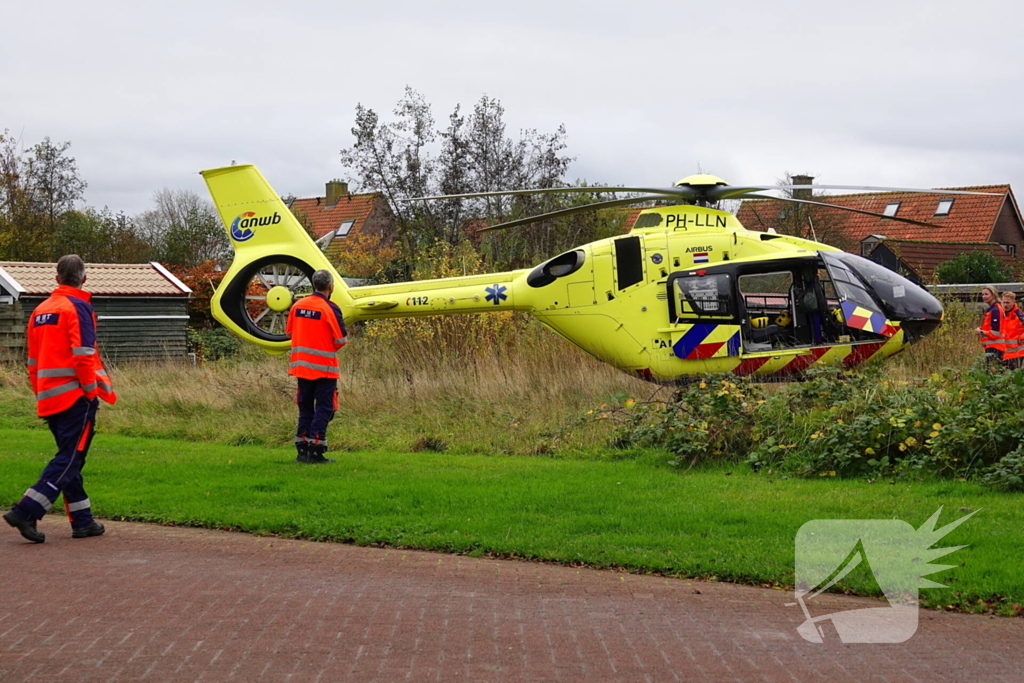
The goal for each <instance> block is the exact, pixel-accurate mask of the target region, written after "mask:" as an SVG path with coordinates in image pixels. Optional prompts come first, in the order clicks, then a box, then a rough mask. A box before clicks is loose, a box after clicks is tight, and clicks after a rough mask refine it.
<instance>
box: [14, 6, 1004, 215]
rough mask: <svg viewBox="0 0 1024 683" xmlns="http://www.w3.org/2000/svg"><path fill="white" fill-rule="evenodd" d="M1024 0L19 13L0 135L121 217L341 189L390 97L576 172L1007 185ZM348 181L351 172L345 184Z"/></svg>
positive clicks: (666, 180)
mask: <svg viewBox="0 0 1024 683" xmlns="http://www.w3.org/2000/svg"><path fill="white" fill-rule="evenodd" d="M1022 7H1024V5H1022V4H1020V3H1017V2H1009V1H999V2H997V1H988V0H981V1H978V0H974V1H972V2H965V1H964V0H960V1H958V2H946V1H934V0H932V1H929V2H900V1H899V0H888V1H886V2H876V1H868V2H865V1H863V0H858V1H857V2H821V1H819V2H787V1H786V0H782V1H781V2H752V1H748V0H733V1H731V2H717V3H716V2H700V3H696V2H686V1H685V0H676V1H675V2H647V1H645V0H639V1H634V2H609V1H606V0H591V1H590V2H565V1H561V0H541V1H538V0H517V1H516V2H507V3H485V2H479V1H476V2H453V1H448V0H434V1H433V2H422V1H416V2H394V1H389V0H377V1H376V2H365V3H348V2H314V1H306V2H302V1H296V0H293V1H292V2H280V1H279V2H264V1H262V0H249V1H248V2H237V3H236V2H231V3H228V2H217V1H215V0H206V1H205V2H192V1H191V0H176V1H175V2H163V3H142V2H131V3H128V2H105V1H100V0H93V1H92V2H64V1H63V0H61V1H51V2H37V3H27V2H17V3H7V4H6V5H5V6H4V10H3V28H2V29H0V30H2V39H0V130H2V129H4V128H7V129H9V130H10V132H11V133H12V134H14V135H15V136H18V137H20V138H21V139H22V141H23V143H24V144H25V146H31V145H32V144H35V143H36V142H39V141H40V140H42V138H43V137H45V136H49V137H50V138H51V139H52V140H54V141H56V142H59V141H65V140H67V141H70V142H71V143H72V147H71V151H70V153H71V155H72V156H74V157H75V158H76V159H77V161H78V166H79V170H80V172H81V175H82V177H83V178H84V179H85V180H86V181H87V182H88V183H89V187H88V189H87V190H86V197H85V199H86V202H87V203H88V204H90V205H93V206H104V205H106V206H109V207H110V208H111V209H114V210H124V211H126V212H128V213H132V214H134V213H137V212H140V211H143V210H145V209H147V208H150V206H151V204H152V195H153V192H154V191H156V190H159V189H161V188H164V187H169V188H182V189H192V190H195V191H197V192H201V193H203V194H204V195H205V192H206V190H205V186H204V185H203V183H202V180H201V178H200V176H199V175H197V173H196V172H197V171H199V170H200V169H204V168H213V167H217V166H223V165H227V164H230V163H231V162H232V160H235V161H237V162H238V163H254V164H256V165H257V166H259V167H260V169H261V170H262V171H263V173H264V175H265V176H266V177H267V179H268V180H269V181H270V183H271V184H272V185H273V186H274V188H275V189H276V190H277V191H278V192H279V193H281V194H286V193H292V194H296V195H298V196H314V195H319V194H323V191H324V182H325V181H327V180H329V179H331V178H335V177H341V178H343V179H346V172H345V169H343V168H342V166H341V164H340V161H339V154H338V152H339V151H340V150H341V149H342V148H344V147H348V146H350V145H351V144H352V142H353V140H352V136H351V133H350V129H351V128H352V125H353V122H354V111H355V107H356V104H357V103H360V102H361V103H362V104H364V105H365V106H367V107H370V108H372V109H375V110H376V111H378V112H379V113H381V114H385V115H390V112H391V110H392V108H393V107H394V105H395V103H396V102H397V101H398V99H399V98H400V97H401V96H402V94H403V90H404V88H405V86H406V85H409V86H411V87H412V88H414V89H415V90H418V91H419V92H421V93H422V94H423V95H424V96H425V98H426V99H427V101H428V102H430V103H431V104H432V105H433V112H434V116H435V118H436V119H437V120H438V122H439V123H441V124H443V123H444V121H445V120H446V119H447V116H448V114H449V113H450V112H451V110H452V108H453V107H454V106H455V105H456V104H457V103H462V104H463V106H464V107H471V106H472V104H473V103H474V102H475V101H477V100H478V99H479V98H480V96H481V95H482V94H485V93H486V94H487V95H489V96H491V97H494V98H497V99H498V100H500V101H501V103H502V104H503V105H504V107H505V111H506V123H507V124H508V129H509V131H516V130H518V129H521V128H536V129H538V130H540V131H541V132H553V131H554V130H555V128H556V127H557V126H558V125H559V124H562V123H564V124H565V126H566V129H567V132H568V143H569V149H568V152H569V154H571V155H572V156H575V157H576V159H577V160H576V162H575V163H574V164H573V166H572V167H571V169H570V176H571V177H573V178H586V179H587V180H589V181H591V182H595V181H597V182H603V183H611V184H654V185H666V184H671V183H672V182H675V181H676V180H678V179H680V178H682V177H683V176H686V175H689V174H691V173H694V172H696V171H697V169H698V166H699V167H700V168H701V169H703V170H704V171H705V172H710V173H714V174H716V175H720V176H723V177H725V178H726V179H727V180H728V181H729V182H730V183H731V184H754V183H772V182H775V181H776V180H778V179H779V178H781V177H782V176H783V174H784V173H785V172H786V171H789V172H792V173H809V174H811V175H814V176H816V177H817V178H818V181H819V182H823V183H828V182H832V183H844V184H846V183H854V184H874V185H898V186H910V187H941V186H959V185H984V184H993V183H1007V182H1008V183H1011V184H1013V185H1014V187H1015V188H1016V191H1017V192H1018V193H1020V192H1024V40H1022V39H1021V35H1022V28H1024V27H1022V20H1024V9H1022ZM348 179H351V180H356V179H354V178H348Z"/></svg>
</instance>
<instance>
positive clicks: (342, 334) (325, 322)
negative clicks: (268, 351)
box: [285, 292, 346, 379]
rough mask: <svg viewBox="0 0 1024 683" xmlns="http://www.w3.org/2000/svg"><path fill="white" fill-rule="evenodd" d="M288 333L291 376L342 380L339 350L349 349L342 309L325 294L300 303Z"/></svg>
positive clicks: (292, 314) (293, 311)
mask: <svg viewBox="0 0 1024 683" xmlns="http://www.w3.org/2000/svg"><path fill="white" fill-rule="evenodd" d="M285 332H286V333H287V334H289V335H291V338H292V351H291V363H290V364H289V366H288V374H289V375H292V376H294V377H302V378H303V379H319V378H321V377H328V378H334V377H337V376H338V349H340V348H341V347H342V346H344V345H345V342H346V330H345V320H344V319H343V318H342V315H341V309H340V308H338V305H337V304H335V303H334V302H332V301H330V300H329V299H328V298H327V297H326V296H325V295H324V294H321V293H320V292H315V293H314V294H313V295H312V296H307V297H305V298H304V299H299V300H298V301H296V302H295V304H294V305H293V306H292V309H291V310H290V311H289V312H288V326H287V327H286V328H285Z"/></svg>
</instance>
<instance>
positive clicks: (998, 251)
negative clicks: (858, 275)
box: [872, 239, 1017, 282]
mask: <svg viewBox="0 0 1024 683" xmlns="http://www.w3.org/2000/svg"><path fill="white" fill-rule="evenodd" d="M883 244H884V245H885V246H886V247H888V248H889V251H891V252H892V253H893V254H894V255H895V256H896V258H898V259H899V260H900V261H901V262H902V263H903V264H904V265H906V266H907V267H908V268H910V269H911V270H913V271H914V273H916V274H917V276H918V277H919V278H920V279H921V281H922V282H931V281H932V280H933V279H934V276H935V267H936V266H937V265H939V264H940V263H945V262H946V261H949V260H950V259H952V258H954V257H955V256H957V255H958V254H964V253H970V252H973V251H982V252H985V253H988V254H992V256H994V257H996V259H998V260H999V262H1000V263H1001V264H1003V267H1004V268H1006V270H1007V271H1008V272H1009V273H1011V274H1013V273H1014V272H1015V270H1016V265H1017V260H1016V259H1014V258H1013V257H1012V256H1010V254H1008V253H1007V252H1006V250H1005V249H1003V248H1002V247H1001V246H999V245H998V244H996V243H995V242H982V243H978V242H936V241H931V240H894V239H885V240H881V241H880V242H879V243H878V244H877V245H875V247H874V249H878V247H879V246H880V245H883ZM872 253H874V250H872Z"/></svg>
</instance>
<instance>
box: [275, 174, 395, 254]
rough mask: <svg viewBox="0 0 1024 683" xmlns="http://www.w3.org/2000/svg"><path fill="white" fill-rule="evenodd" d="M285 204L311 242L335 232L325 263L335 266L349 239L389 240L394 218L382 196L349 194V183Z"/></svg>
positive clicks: (287, 200)
mask: <svg viewBox="0 0 1024 683" xmlns="http://www.w3.org/2000/svg"><path fill="white" fill-rule="evenodd" d="M285 204H286V205H287V206H288V208H289V209H291V212H292V214H293V215H294V216H295V218H297V219H298V221H299V222H300V223H302V224H303V225H305V226H306V227H307V228H308V229H309V230H310V232H311V233H312V235H313V239H320V238H322V237H324V236H325V235H327V234H328V233H330V232H331V231H336V232H335V234H334V238H333V239H332V240H331V243H330V244H329V245H328V246H327V248H326V249H325V250H324V253H325V254H326V255H327V258H328V260H330V261H331V263H334V264H337V262H338V253H339V252H340V251H341V250H342V248H343V245H344V243H345V240H346V239H348V238H349V237H352V236H354V235H365V234H372V235H376V236H377V237H380V238H381V239H382V240H385V241H386V240H390V239H391V237H392V232H393V230H394V225H395V216H394V214H393V213H392V211H391V207H390V206H389V205H388V202H387V200H386V199H385V198H384V194H383V193H381V192H369V193H365V194H351V193H349V191H348V183H346V182H343V181H341V180H332V181H330V182H328V183H327V184H326V195H325V196H323V197H306V198H293V197H288V198H285Z"/></svg>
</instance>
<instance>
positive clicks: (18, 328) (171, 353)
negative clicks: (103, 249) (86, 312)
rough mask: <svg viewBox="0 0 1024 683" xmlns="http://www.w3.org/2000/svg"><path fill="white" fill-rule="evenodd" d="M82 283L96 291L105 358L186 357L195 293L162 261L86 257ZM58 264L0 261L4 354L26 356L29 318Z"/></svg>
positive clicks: (53, 284)
mask: <svg viewBox="0 0 1024 683" xmlns="http://www.w3.org/2000/svg"><path fill="white" fill-rule="evenodd" d="M85 274H86V278H87V280H86V283H85V285H83V287H82V289H84V290H85V291H87V292H90V293H92V295H93V296H92V306H93V310H95V311H96V318H97V320H98V323H99V324H98V329H97V337H98V341H99V348H100V352H101V353H102V354H103V356H104V360H105V361H108V362H111V363H116V362H118V361H124V360H145V361H164V360H183V359H185V358H186V357H187V354H188V348H187V332H186V330H187V328H188V298H189V295H190V294H191V293H192V290H190V289H189V288H188V287H186V286H185V285H184V284H182V282H181V281H180V280H178V278H176V277H174V275H172V274H171V273H170V272H169V271H168V270H167V269H166V268H164V267H163V266H161V265H160V264H159V263H155V262H154V263H132V264H123V263H118V264H109V263H102V264H101V263H87V264H86V266H85ZM56 276H57V264H55V263H30V262H18V261H2V262H0V355H3V356H6V358H7V359H18V360H22V361H23V360H24V358H25V323H26V321H27V320H28V317H29V316H30V315H32V311H34V310H35V308H36V306H38V305H39V304H40V303H41V302H42V301H44V300H45V299H46V298H47V297H49V296H50V292H52V291H53V289H54V288H55V287H56V286H57V285H56V282H55V278H56Z"/></svg>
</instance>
